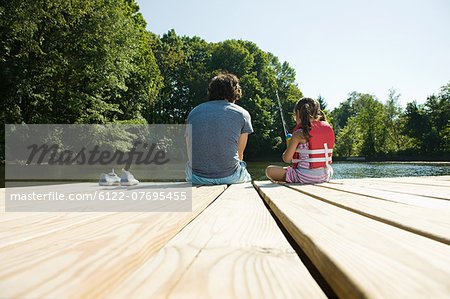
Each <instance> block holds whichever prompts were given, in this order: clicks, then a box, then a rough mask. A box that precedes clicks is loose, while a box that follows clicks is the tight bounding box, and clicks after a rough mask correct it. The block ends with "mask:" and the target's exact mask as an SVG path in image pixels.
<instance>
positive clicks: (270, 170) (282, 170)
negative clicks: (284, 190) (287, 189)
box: [266, 165, 286, 182]
mask: <svg viewBox="0 0 450 299" xmlns="http://www.w3.org/2000/svg"><path fill="white" fill-rule="evenodd" d="M266 176H267V177H268V178H269V179H271V180H273V181H282V182H285V181H286V167H282V166H274V165H269V166H267V168H266Z"/></svg>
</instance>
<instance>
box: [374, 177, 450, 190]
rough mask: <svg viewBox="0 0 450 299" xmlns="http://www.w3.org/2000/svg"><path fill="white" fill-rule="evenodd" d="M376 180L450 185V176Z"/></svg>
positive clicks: (381, 180)
mask: <svg viewBox="0 0 450 299" xmlns="http://www.w3.org/2000/svg"><path fill="white" fill-rule="evenodd" d="M375 180H377V181H380V182H393V183H403V184H415V185H425V186H441V187H450V176H426V177H394V178H376V179H375Z"/></svg>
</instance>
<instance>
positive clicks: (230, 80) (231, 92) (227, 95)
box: [208, 73, 242, 102]
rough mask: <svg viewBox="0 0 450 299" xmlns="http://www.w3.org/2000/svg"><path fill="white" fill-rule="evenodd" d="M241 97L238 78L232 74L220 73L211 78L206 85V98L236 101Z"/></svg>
mask: <svg viewBox="0 0 450 299" xmlns="http://www.w3.org/2000/svg"><path fill="white" fill-rule="evenodd" d="M241 97H242V89H241V86H240V85H239V79H238V77H236V76H235V75H233V74H229V73H221V74H218V75H217V76H215V77H214V78H212V80H211V82H209V86H208V100H209V101H215V100H229V101H231V102H234V101H237V100H239V99H240V98H241Z"/></svg>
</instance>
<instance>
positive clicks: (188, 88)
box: [0, 0, 450, 161]
mask: <svg viewBox="0 0 450 299" xmlns="http://www.w3.org/2000/svg"><path fill="white" fill-rule="evenodd" d="M146 25H147V24H146V21H145V20H144V18H143V17H142V15H141V14H140V13H139V7H138V5H137V4H136V3H135V1H134V0H119V1H114V0H79V1H57V0H37V1H21V0H10V1H7V2H3V4H1V5H0V35H1V44H0V75H1V77H2V81H1V82H0V97H1V98H2V99H4V100H3V101H4V107H5V109H2V111H1V113H0V119H1V122H2V124H6V123H17V124H20V123H28V124H33V123H67V124H76V123H127V124H133V123H136V124H145V123H175V124H176V123H185V120H186V118H187V115H188V113H189V112H190V111H191V109H192V108H193V107H195V106H196V105H198V104H200V103H202V102H204V101H205V100H206V88H207V84H208V82H209V80H210V79H211V78H212V77H213V76H214V75H215V74H217V73H218V72H220V71H228V72H231V73H234V74H236V75H237V76H238V77H239V78H240V80H241V85H242V88H243V99H242V100H241V101H239V102H238V103H237V104H239V105H241V106H243V107H244V108H245V109H247V110H248V111H249V112H250V114H251V116H252V122H253V125H254V130H255V133H254V134H252V135H251V136H250V137H249V141H248V146H247V149H246V152H245V158H246V159H248V160H250V161H251V160H258V159H260V158H264V157H272V156H273V157H275V156H277V157H279V155H280V154H281V152H282V151H283V150H284V148H285V144H284V140H283V138H282V136H283V130H282V125H281V120H280V119H281V118H280V115H279V110H278V106H277V102H276V100H275V99H276V96H275V93H276V92H277V91H278V93H279V95H280V99H281V102H282V106H283V111H284V113H285V118H286V119H287V122H288V127H289V128H291V129H292V128H293V127H294V125H295V123H294V119H293V117H292V109H293V107H294V103H295V102H296V101H297V100H298V99H299V98H301V97H302V96H303V94H302V92H301V90H300V88H299V86H298V85H297V83H296V81H295V71H294V69H292V68H291V67H290V66H289V63H288V62H280V61H279V60H278V58H277V57H276V56H275V55H273V54H272V53H268V52H264V51H263V50H261V49H260V48H259V47H258V46H257V45H256V44H255V43H253V42H250V41H243V40H227V41H223V42H218V43H208V42H207V41H205V40H203V39H202V38H200V37H196V36H194V37H188V36H178V35H177V34H176V33H175V31H174V30H170V31H169V32H168V33H167V34H163V35H162V36H158V35H156V34H154V33H152V32H151V31H148V30H146ZM308 96H310V97H314V95H308ZM398 98H399V95H398V94H396V92H395V90H391V91H390V94H389V98H388V100H387V101H386V102H385V103H382V102H381V101H379V100H378V99H377V98H376V97H374V96H372V95H369V94H364V93H357V92H352V93H350V94H349V97H348V98H347V99H346V100H344V101H343V102H341V104H340V105H339V106H338V107H336V108H335V109H333V110H332V111H328V110H327V111H326V113H327V116H328V117H329V120H330V122H331V124H332V125H333V129H334V130H335V133H336V137H337V139H336V147H335V156H336V158H339V157H347V156H365V157H368V158H373V159H382V158H383V157H389V156H393V155H396V156H399V157H414V156H420V157H425V158H426V157H430V158H431V157H434V156H441V157H443V158H444V160H448V157H449V154H448V153H450V137H449V136H450V125H449V119H450V104H449V98H450V84H449V83H447V85H444V86H443V87H442V89H441V90H440V91H439V93H438V94H437V95H432V96H430V97H429V98H428V99H427V101H426V103H425V104H423V105H418V104H417V103H416V102H410V103H408V105H407V107H406V109H402V108H401V107H400V106H399V103H398ZM319 100H320V101H321V104H322V106H323V108H324V109H326V101H325V99H323V98H321V97H319ZM0 133H1V136H2V138H4V127H3V126H2V127H1V132H0ZM4 150H5V148H4V140H3V139H2V142H1V146H0V160H3V159H4Z"/></svg>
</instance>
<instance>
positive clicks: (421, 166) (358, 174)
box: [0, 162, 450, 188]
mask: <svg viewBox="0 0 450 299" xmlns="http://www.w3.org/2000/svg"><path fill="white" fill-rule="evenodd" d="M268 165H280V166H286V165H287V164H284V163H281V162H248V163H247V169H248V171H249V172H250V174H251V176H252V178H253V179H254V180H267V177H266V175H265V169H266V167H267V166H268ZM332 166H333V170H334V175H333V179H353V178H381V177H405V176H438V175H450V162H421V163H420V162H418V163H409V162H408V163H395V162H381V163H356V162H334V163H333V164H332ZM4 171H5V167H4V165H0V188H4V181H3V180H4Z"/></svg>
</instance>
